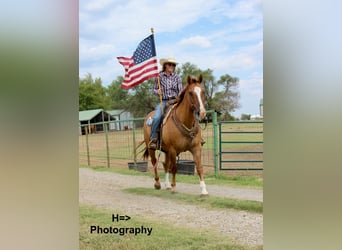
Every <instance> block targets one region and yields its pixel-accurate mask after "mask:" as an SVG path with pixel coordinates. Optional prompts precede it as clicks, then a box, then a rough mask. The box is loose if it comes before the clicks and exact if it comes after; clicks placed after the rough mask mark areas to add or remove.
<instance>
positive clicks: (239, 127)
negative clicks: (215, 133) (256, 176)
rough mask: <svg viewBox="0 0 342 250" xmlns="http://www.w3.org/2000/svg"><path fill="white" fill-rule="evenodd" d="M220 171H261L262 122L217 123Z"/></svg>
mask: <svg viewBox="0 0 342 250" xmlns="http://www.w3.org/2000/svg"><path fill="white" fill-rule="evenodd" d="M219 152H220V153H219V155H220V158H219V162H220V163H219V165H220V170H263V121H222V122H219Z"/></svg>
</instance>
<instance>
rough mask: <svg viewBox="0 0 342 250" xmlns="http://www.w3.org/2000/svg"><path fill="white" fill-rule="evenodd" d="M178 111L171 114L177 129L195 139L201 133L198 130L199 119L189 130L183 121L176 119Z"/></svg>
mask: <svg viewBox="0 0 342 250" xmlns="http://www.w3.org/2000/svg"><path fill="white" fill-rule="evenodd" d="M175 111H176V109H173V110H172V113H171V117H172V121H173V122H174V124H175V125H176V127H177V128H178V130H179V131H180V132H181V133H182V134H183V135H185V136H187V137H189V138H191V139H194V138H195V137H196V135H197V133H198V131H199V128H198V123H197V122H196V121H197V119H195V122H194V123H193V125H192V128H188V127H187V126H185V125H184V124H183V123H182V122H181V121H179V120H178V118H177V117H176V112H175Z"/></svg>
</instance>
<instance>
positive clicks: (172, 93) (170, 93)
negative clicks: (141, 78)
mask: <svg viewBox="0 0 342 250" xmlns="http://www.w3.org/2000/svg"><path fill="white" fill-rule="evenodd" d="M159 78H160V86H161V89H162V99H163V100H165V99H169V98H171V97H177V96H178V94H179V93H180V92H181V91H182V89H183V85H182V79H181V78H180V76H179V75H177V74H176V73H175V72H173V73H172V74H171V75H169V76H168V75H167V74H166V73H165V72H160V73H159ZM153 92H154V94H155V95H158V78H156V80H155V82H154V88H153Z"/></svg>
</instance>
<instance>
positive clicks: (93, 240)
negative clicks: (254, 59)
mask: <svg viewBox="0 0 342 250" xmlns="http://www.w3.org/2000/svg"><path fill="white" fill-rule="evenodd" d="M112 214H120V215H125V214H126V213H124V212H120V211H109V210H104V209H97V208H94V207H89V206H80V233H79V243H80V249H82V250H97V249H101V250H107V249H110V250H114V249H118V250H119V249H120V250H121V249H122V250H123V249H125V250H159V249H163V250H164V249H165V250H169V249H172V250H181V249H189V250H191V249H193V250H197V249H218V250H220V249H222V250H223V249H231V250H245V249H246V250H249V249H262V246H258V247H254V248H252V247H247V246H242V245H238V244H236V243H234V242H232V241H230V240H229V239H228V238H227V237H226V236H223V235H220V234H218V233H214V232H212V231H211V230H210V229H207V230H204V229H203V230H199V229H186V228H182V227H179V226H174V225H170V224H166V223H163V222H160V221H154V220H150V219H145V218H141V216H139V217H138V216H134V215H132V214H127V215H128V216H130V217H131V219H130V220H128V221H119V222H112V220H111V218H112ZM92 225H95V226H100V227H109V226H112V227H117V228H123V227H124V228H135V227H141V226H144V227H148V228H152V233H151V235H150V236H147V235H146V234H140V235H132V234H126V235H124V236H120V235H119V234H90V226H92Z"/></svg>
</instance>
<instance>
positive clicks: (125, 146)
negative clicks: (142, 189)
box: [79, 111, 218, 174]
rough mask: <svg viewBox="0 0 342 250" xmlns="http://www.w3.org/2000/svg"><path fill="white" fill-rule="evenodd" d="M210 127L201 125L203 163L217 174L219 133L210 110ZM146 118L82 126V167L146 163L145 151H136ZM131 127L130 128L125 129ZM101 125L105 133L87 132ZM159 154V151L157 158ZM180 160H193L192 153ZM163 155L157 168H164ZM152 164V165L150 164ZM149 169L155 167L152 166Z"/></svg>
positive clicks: (80, 155) (80, 149)
mask: <svg viewBox="0 0 342 250" xmlns="http://www.w3.org/2000/svg"><path fill="white" fill-rule="evenodd" d="M207 117H208V120H209V121H211V122H210V123H208V124H207V125H206V124H204V123H201V127H202V137H203V138H204V140H205V141H206V143H205V144H204V145H203V150H202V164H203V166H204V169H205V172H206V173H215V174H217V171H218V140H217V138H218V136H217V133H218V130H217V114H216V112H214V111H207ZM143 122H144V118H136V119H129V120H119V121H110V122H101V123H93V124H87V125H80V129H79V130H80V135H79V162H80V164H81V165H92V166H106V167H114V168H127V166H128V164H129V163H131V162H139V161H143V159H142V155H143V152H142V151H143V149H144V147H145V145H143V146H141V147H140V148H139V149H138V150H137V151H136V150H135V149H136V147H137V145H138V144H139V142H141V141H143V139H144V135H143ZM124 124H131V126H124ZM97 125H102V128H103V131H100V132H99V131H97V132H96V133H88V130H87V129H86V127H87V126H97ZM158 153H159V151H157V155H158ZM179 159H180V160H192V159H193V158H192V155H191V153H190V152H184V153H181V154H180V155H179ZM163 161H164V154H163V153H161V154H160V159H159V166H158V168H163V166H162V164H161V162H163ZM150 164H151V163H150V161H149V165H150ZM150 167H152V166H151V165H150Z"/></svg>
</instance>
